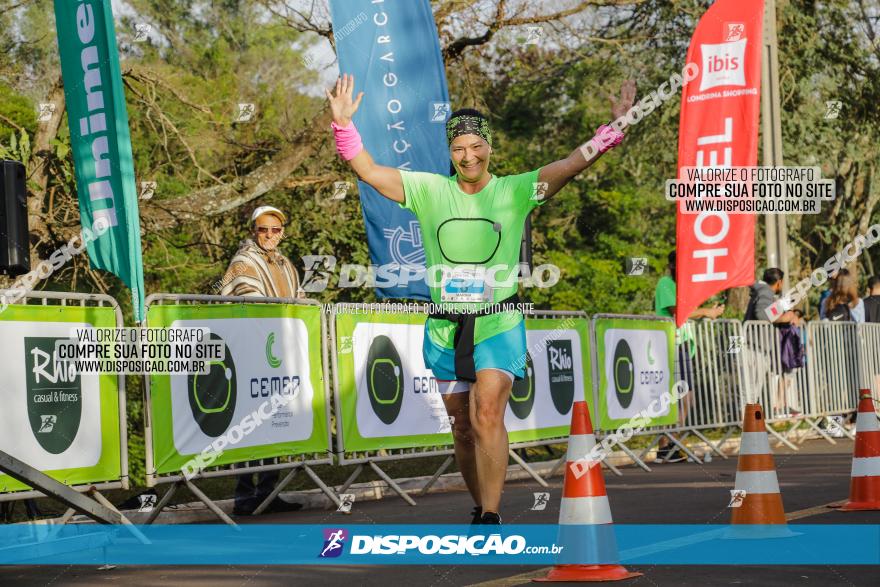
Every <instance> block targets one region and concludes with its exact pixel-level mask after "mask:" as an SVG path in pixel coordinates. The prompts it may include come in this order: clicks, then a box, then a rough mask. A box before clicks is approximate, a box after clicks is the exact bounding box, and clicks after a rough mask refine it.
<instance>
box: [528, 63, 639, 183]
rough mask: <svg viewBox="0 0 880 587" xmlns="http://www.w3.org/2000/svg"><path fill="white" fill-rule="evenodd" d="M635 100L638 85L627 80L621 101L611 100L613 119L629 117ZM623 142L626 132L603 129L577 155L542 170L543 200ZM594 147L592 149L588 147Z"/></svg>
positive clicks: (601, 127) (611, 97)
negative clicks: (628, 113) (544, 185)
mask: <svg viewBox="0 0 880 587" xmlns="http://www.w3.org/2000/svg"><path fill="white" fill-rule="evenodd" d="M635 97H636V84H635V82H634V81H633V80H626V81H625V82H623V85H622V86H621V87H620V97H619V98H618V97H615V96H608V99H609V100H610V101H611V116H613V120H617V119H619V118H621V117H623V116H625V115H626V113H627V112H628V111H629V109H630V108H632V105H633V102H634V101H635ZM622 140H623V132H621V131H620V130H617V129H614V128H612V127H610V126H607V125H604V124H603V125H602V126H600V127H599V129H598V130H597V131H596V136H594V137H593V138H592V139H590V141H589V142H588V143H586V144H584V145H582V146H580V147H578V148H577V149H575V150H574V151H572V152H571V154H570V155H569V156H568V157H566V158H565V159H560V160H558V161H554V162H553V163H550V164H548V165H545V166H544V167H542V168H541V171H540V173H539V174H538V181H539V182H541V183H545V184H546V188H545V190H544V194H543V199H544V200H547V199H549V198H551V197H552V196H553V195H554V194H556V193H557V192H558V191H559V190H561V189H562V188H563V187H565V184H567V183H568V182H570V181H571V180H572V179H574V177H575V176H576V175H577V174H578V173H580V172H581V171H583V170H584V169H586V168H587V167H589V166H590V165H592V164H593V163H595V162H596V161H597V160H598V159H599V157H601V156H602V154H603V153H605V152H606V151H608V150H609V149H611V148H613V147H615V146H616V145H618V144H619V143H620V141H622ZM590 143H592V145H593V148H591V149H588V148H587V145H589V144H590Z"/></svg>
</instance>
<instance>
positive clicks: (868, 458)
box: [840, 389, 880, 512]
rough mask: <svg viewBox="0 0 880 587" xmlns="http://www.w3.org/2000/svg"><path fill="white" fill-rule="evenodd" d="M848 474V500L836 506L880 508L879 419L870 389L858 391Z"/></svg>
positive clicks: (844, 508) (853, 509)
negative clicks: (850, 473)
mask: <svg viewBox="0 0 880 587" xmlns="http://www.w3.org/2000/svg"><path fill="white" fill-rule="evenodd" d="M851 477H852V478H851V480H850V486H849V501H848V502H846V504H845V505H844V506H843V507H842V508H840V509H841V510H842V511H848V512H853V511H857V510H880V423H878V421H877V415H876V414H875V413H874V400H873V399H871V390H870V389H863V390H861V392H860V393H859V413H858V416H856V445H855V448H854V449H853V464H852V475H851Z"/></svg>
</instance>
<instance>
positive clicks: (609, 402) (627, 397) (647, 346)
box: [595, 318, 678, 431]
mask: <svg viewBox="0 0 880 587" xmlns="http://www.w3.org/2000/svg"><path fill="white" fill-rule="evenodd" d="M595 329H596V353H597V358H598V360H597V365H598V369H599V427H600V428H601V429H602V430H605V431H607V430H613V429H615V428H618V427H619V426H621V425H623V424H626V423H628V422H629V421H630V418H632V417H634V416H637V415H639V413H640V412H642V411H643V410H646V415H647V416H648V420H647V422H649V423H648V424H646V425H647V426H661V425H668V424H675V423H676V422H677V421H678V406H677V403H676V402H671V401H669V398H668V396H667V395H666V394H668V392H669V391H670V390H671V389H672V385H673V384H674V383H675V382H674V381H673V380H672V378H673V373H674V358H675V348H674V346H675V344H674V341H675V326H674V324H673V323H672V321H671V320H635V319H622V318H597V319H596V322H595ZM664 398H665V399H664Z"/></svg>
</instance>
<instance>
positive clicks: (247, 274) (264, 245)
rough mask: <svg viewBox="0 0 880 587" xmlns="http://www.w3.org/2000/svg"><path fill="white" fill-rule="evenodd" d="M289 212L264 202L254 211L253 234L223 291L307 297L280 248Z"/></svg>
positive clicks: (243, 245)
mask: <svg viewBox="0 0 880 587" xmlns="http://www.w3.org/2000/svg"><path fill="white" fill-rule="evenodd" d="M286 222H287V216H285V215H284V212H282V211H281V210H279V209H278V208H273V207H272V206H260V207H259V208H257V209H256V210H254V213H253V214H252V215H251V226H252V230H253V233H252V237H251V238H247V239H245V240H243V241H242V242H241V246H240V247H239V249H238V251H237V252H236V253H235V256H234V257H233V258H232V261H231V262H230V263H229V268H228V269H227V270H226V275H224V276H223V281H222V283H223V287H222V289H221V290H220V295H224V296H252V297H263V298H304V297H306V296H305V292H303V290H302V288H301V287H300V281H299V275H298V274H297V272H296V268H295V267H294V266H293V263H291V261H290V259H288V258H287V257H286V256H284V255H282V254H281V253H280V252H279V251H278V245H279V243H281V240H282V239H283V238H284V225H285V224H286Z"/></svg>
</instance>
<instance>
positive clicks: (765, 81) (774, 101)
mask: <svg viewBox="0 0 880 587" xmlns="http://www.w3.org/2000/svg"><path fill="white" fill-rule="evenodd" d="M761 86H762V91H761V143H762V152H763V157H762V162H763V165H765V166H779V165H783V161H782V122H781V111H782V107H781V105H780V99H779V52H778V43H777V39H776V0H764V39H763V44H762V48H761ZM764 234H765V236H766V246H767V267H778V268H780V269H782V271H783V272H784V273H785V280H784V284H785V288H788V285H789V275H788V225H787V224H786V217H785V214H765V215H764Z"/></svg>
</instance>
